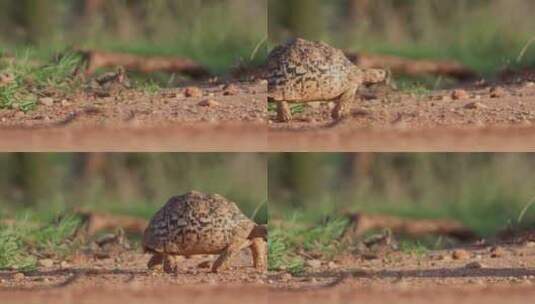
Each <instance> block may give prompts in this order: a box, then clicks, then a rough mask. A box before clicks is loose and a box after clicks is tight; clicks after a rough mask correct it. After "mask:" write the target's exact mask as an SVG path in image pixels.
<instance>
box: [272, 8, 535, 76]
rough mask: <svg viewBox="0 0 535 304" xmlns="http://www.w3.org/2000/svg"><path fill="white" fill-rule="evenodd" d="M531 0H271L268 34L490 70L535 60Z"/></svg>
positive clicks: (531, 63)
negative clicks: (452, 60)
mask: <svg viewBox="0 0 535 304" xmlns="http://www.w3.org/2000/svg"><path fill="white" fill-rule="evenodd" d="M534 10H535V2H533V1H531V0H451V1H443V0H374V1H371V0H294V1H286V0H269V37H270V43H271V44H274V43H275V44H276V43H280V42H281V41H284V40H286V39H287V38H289V37H294V36H299V37H303V38H308V39H315V40H323V41H326V42H329V43H332V44H334V45H336V46H337V47H340V48H344V49H349V50H354V51H365V52H376V53H384V54H394V55H402V56H407V57H410V58H436V59H444V58H447V59H457V60H459V61H461V62H463V63H464V64H466V65H468V66H470V67H472V68H474V69H476V70H478V71H480V72H482V73H484V74H491V73H495V72H496V71H498V70H500V69H502V68H504V67H517V66H532V67H533V66H534V65H535V46H532V47H531V48H528V51H527V52H526V53H525V54H524V56H523V58H521V60H520V61H518V62H517V57H518V56H519V54H520V53H521V50H522V49H523V47H525V46H526V45H527V44H528V42H529V41H530V40H531V39H532V38H534V37H535V19H534V18H533V16H532V12H533V11H534Z"/></svg>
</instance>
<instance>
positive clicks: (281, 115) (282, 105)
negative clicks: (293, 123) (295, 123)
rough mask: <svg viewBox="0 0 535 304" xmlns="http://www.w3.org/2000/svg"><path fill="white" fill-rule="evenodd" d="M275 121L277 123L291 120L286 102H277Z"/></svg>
mask: <svg viewBox="0 0 535 304" xmlns="http://www.w3.org/2000/svg"><path fill="white" fill-rule="evenodd" d="M277 120H278V121H279V122H289V121H290V120H292V111H291V110H290V106H289V105H288V102H286V101H277Z"/></svg>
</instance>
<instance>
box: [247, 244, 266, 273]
mask: <svg viewBox="0 0 535 304" xmlns="http://www.w3.org/2000/svg"><path fill="white" fill-rule="evenodd" d="M250 248H251V252H252V254H253V263H254V267H255V268H256V270H257V271H258V272H260V273H264V272H266V271H267V243H266V241H265V240H264V238H261V237H260V238H254V239H252V241H251V246H250Z"/></svg>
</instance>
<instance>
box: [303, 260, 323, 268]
mask: <svg viewBox="0 0 535 304" xmlns="http://www.w3.org/2000/svg"><path fill="white" fill-rule="evenodd" d="M306 265H307V266H308V267H310V268H312V269H317V268H320V267H321V261H320V260H307V261H306Z"/></svg>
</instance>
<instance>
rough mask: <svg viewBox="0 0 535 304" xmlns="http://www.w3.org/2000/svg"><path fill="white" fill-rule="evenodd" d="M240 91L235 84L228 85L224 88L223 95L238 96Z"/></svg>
mask: <svg viewBox="0 0 535 304" xmlns="http://www.w3.org/2000/svg"><path fill="white" fill-rule="evenodd" d="M239 91H240V90H239V89H238V87H237V86H236V85H234V84H227V85H225V86H224V87H223V95H225V96H233V95H237V94H238V93H239Z"/></svg>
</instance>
